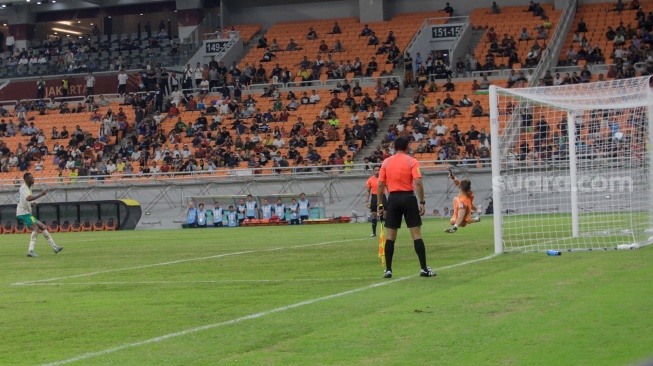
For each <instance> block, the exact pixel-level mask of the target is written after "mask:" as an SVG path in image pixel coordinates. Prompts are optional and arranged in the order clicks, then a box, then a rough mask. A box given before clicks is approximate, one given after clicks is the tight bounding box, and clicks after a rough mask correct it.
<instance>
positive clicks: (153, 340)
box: [42, 254, 497, 366]
mask: <svg viewBox="0 0 653 366" xmlns="http://www.w3.org/2000/svg"><path fill="white" fill-rule="evenodd" d="M496 256H497V254H492V255H489V256H487V257H483V258H478V259H472V260H468V261H465V262H461V263H456V264H452V265H449V266H445V267H441V268H436V270H444V269H450V268H454V267H462V266H465V265H468V264H472V263H476V262H481V261H484V260H488V259H491V258H494V257H496ZM417 276H418V275H412V276H406V277H400V278H396V279H391V280H387V281H383V282H378V283H375V284H372V285H368V286H364V287H359V288H357V289H353V290H348V291H343V292H339V293H336V294H332V295H327V296H322V297H318V298H315V299H311V300H306V301H302V302H298V303H295V304H292V305H286V306H281V307H278V308H275V309H272V310H266V311H261V312H259V313H254V314H250V315H246V316H243V317H240V318H236V319H231V320H227V321H224V322H220V323H214V324H209V325H204V326H201V327H196V328H190V329H186V330H182V331H180V332H175V333H169V334H165V335H162V336H159V337H154V338H150V339H146V340H143V341H139V342H134V343H126V344H123V345H120V346H117V347H113V348H108V349H105V350H102V351H97V352H89V353H85V354H82V355H79V356H75V357H72V358H69V359H66V360H61V361H56V362H52V363H47V364H43V365H42V366H59V365H66V364H69V363H73V362H77V361H82V360H86V359H89V358H93V357H98V356H103V355H108V354H111V353H115V352H118V351H122V350H124V349H128V348H133V347H139V346H143V345H146V344H152V343H158V342H162V341H165V340H168V339H171V338H176V337H181V336H185V335H188V334H192V333H197V332H201V331H204V330H208V329H214V328H219V327H224V326H227V325H231V324H236V323H240V322H243V321H246V320H252V319H258V318H262V317H264V316H267V315H271V314H276V313H280V312H284V311H287V310H292V309H295V308H299V307H302V306H306V305H311V304H314V303H317V302H321V301H326V300H331V299H335V298H338V297H343V296H347V295H351V294H355V293H358V292H362V291H366V290H371V289H374V288H377V287H381V286H385V285H389V284H393V283H396V282H399V281H404V280H407V279H410V278H415V277H417Z"/></svg>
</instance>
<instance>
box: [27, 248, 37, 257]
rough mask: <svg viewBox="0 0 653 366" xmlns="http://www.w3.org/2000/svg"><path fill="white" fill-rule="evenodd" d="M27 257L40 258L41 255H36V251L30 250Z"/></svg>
mask: <svg viewBox="0 0 653 366" xmlns="http://www.w3.org/2000/svg"><path fill="white" fill-rule="evenodd" d="M27 256H28V257H38V256H39V255H38V254H36V252H35V251H33V250H30V251H29V252H27Z"/></svg>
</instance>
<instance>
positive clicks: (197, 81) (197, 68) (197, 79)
mask: <svg viewBox="0 0 653 366" xmlns="http://www.w3.org/2000/svg"><path fill="white" fill-rule="evenodd" d="M193 77H194V78H195V87H196V88H199V87H200V84H201V83H202V66H201V65H200V63H199V62H198V63H197V66H195V70H194V71H193Z"/></svg>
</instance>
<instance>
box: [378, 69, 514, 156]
mask: <svg viewBox="0 0 653 366" xmlns="http://www.w3.org/2000/svg"><path fill="white" fill-rule="evenodd" d="M494 83H495V84H496V85H500V86H504V85H503V83H504V81H502V80H501V81H495V82H494ZM448 98H450V100H447V99H448ZM463 99H465V100H466V102H465V103H461V102H462V101H463ZM413 101H414V103H413V104H412V105H411V107H410V108H409V109H408V111H407V112H406V113H405V115H404V117H403V118H402V120H401V121H400V122H398V123H397V124H392V125H391V126H390V127H389V128H388V131H387V132H385V133H386V135H385V138H384V140H383V142H382V144H381V149H380V150H377V151H374V152H373V153H372V154H371V155H370V156H369V157H366V158H367V159H368V161H372V162H373V161H376V159H378V157H380V156H383V155H382V154H381V153H380V151H381V152H384V153H386V149H387V148H388V147H389V142H390V141H391V140H393V139H394V138H395V137H397V136H405V137H409V138H410V137H412V138H413V139H414V142H413V143H412V144H411V148H412V151H413V154H414V156H415V157H416V158H417V159H418V160H421V161H433V160H460V162H461V163H462V164H466V165H470V166H472V165H474V166H483V165H485V166H487V165H488V164H489V134H490V122H489V116H488V113H489V110H488V109H487V106H488V104H489V101H488V95H487V91H482V90H478V89H477V87H476V86H474V82H468V81H467V82H466V81H457V82H456V83H455V88H454V90H452V91H447V90H446V88H445V87H444V86H440V87H438V88H437V89H435V88H432V87H431V88H430V87H429V85H427V86H426V87H425V88H422V89H417V91H416V92H415V95H414V96H413ZM467 101H469V103H471V104H469V103H468V102H467ZM477 102H478V103H477ZM479 107H480V109H479ZM425 111H426V112H425ZM439 121H442V125H443V126H445V127H446V129H442V128H441V127H440V128H437V125H438V122H439ZM454 125H456V126H455V127H457V129H455V128H454ZM472 126H474V129H472ZM441 129H442V131H444V133H443V134H441V135H438V134H440V132H442V131H441ZM482 132H485V133H486V135H485V136H484V137H483V136H480V134H481V133H482ZM470 137H471V138H470ZM485 137H488V139H487V140H485ZM468 140H469V141H470V146H469V147H468V146H467V144H466V142H467V141H468ZM482 147H484V148H482ZM485 148H488V149H485Z"/></svg>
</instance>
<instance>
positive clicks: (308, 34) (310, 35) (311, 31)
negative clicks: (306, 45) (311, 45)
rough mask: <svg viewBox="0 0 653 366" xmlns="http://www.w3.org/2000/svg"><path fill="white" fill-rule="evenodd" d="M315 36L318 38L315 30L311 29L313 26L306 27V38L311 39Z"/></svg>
mask: <svg viewBox="0 0 653 366" xmlns="http://www.w3.org/2000/svg"><path fill="white" fill-rule="evenodd" d="M317 38H318V36H317V32H316V31H315V29H313V27H310V28H308V33H307V34H306V39H308V40H311V41H312V40H314V39H317Z"/></svg>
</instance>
